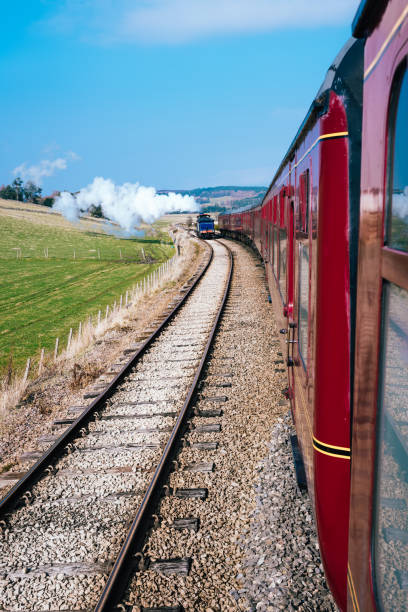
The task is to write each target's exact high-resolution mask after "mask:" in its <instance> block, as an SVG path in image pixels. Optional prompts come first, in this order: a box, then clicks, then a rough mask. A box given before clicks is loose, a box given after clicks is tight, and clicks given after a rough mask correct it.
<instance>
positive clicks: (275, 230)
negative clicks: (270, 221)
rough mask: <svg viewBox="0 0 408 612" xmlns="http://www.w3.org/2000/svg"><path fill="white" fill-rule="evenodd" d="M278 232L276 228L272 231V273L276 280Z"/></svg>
mask: <svg viewBox="0 0 408 612" xmlns="http://www.w3.org/2000/svg"><path fill="white" fill-rule="evenodd" d="M278 261H279V257H278V230H277V229H276V227H275V228H274V230H273V271H274V272H275V276H276V278H278V274H279V270H278Z"/></svg>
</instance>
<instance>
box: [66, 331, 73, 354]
mask: <svg viewBox="0 0 408 612" xmlns="http://www.w3.org/2000/svg"><path fill="white" fill-rule="evenodd" d="M71 340H72V327H70V329H69V334H68V342H67V351H68V350H69V347H70V346H71Z"/></svg>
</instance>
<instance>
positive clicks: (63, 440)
mask: <svg viewBox="0 0 408 612" xmlns="http://www.w3.org/2000/svg"><path fill="white" fill-rule="evenodd" d="M205 244H206V243H205ZM207 246H209V248H210V254H209V259H208V261H207V263H206V264H205V265H204V267H203V268H202V269H201V270H200V267H199V268H198V270H197V271H196V272H195V274H193V276H192V277H191V278H190V279H189V280H188V281H187V284H188V283H189V282H191V281H193V282H192V284H191V285H190V287H189V288H188V290H187V291H186V293H185V294H184V296H183V297H182V298H181V300H180V301H179V302H178V303H177V304H176V305H175V307H174V308H173V309H172V310H171V312H170V313H169V314H168V315H167V316H166V318H165V319H164V320H163V321H162V322H161V323H160V325H159V326H158V327H157V328H156V329H155V330H154V332H153V333H152V334H150V336H148V337H147V338H146V340H144V341H143V343H142V345H141V346H140V348H139V349H138V350H137V351H136V352H135V355H134V356H133V357H132V358H131V359H130V361H128V362H127V363H125V365H124V366H123V368H122V369H121V370H120V371H119V372H118V374H116V376H115V377H114V378H113V379H112V380H111V382H110V383H108V384H107V386H106V388H105V389H104V390H103V391H102V392H101V393H100V394H99V395H98V396H97V397H96V398H95V399H94V400H93V401H92V402H91V404H89V406H88V407H87V408H86V409H85V410H84V412H82V413H81V414H80V416H79V417H78V418H77V419H76V420H75V421H74V423H72V425H70V427H69V428H67V429H66V430H65V431H64V432H63V434H62V435H61V436H60V437H59V438H58V440H56V441H55V442H54V444H53V445H52V446H51V447H50V448H49V449H48V450H47V451H46V452H45V453H44V455H43V456H42V457H40V459H38V461H37V462H36V463H35V464H34V465H32V466H31V468H30V469H29V470H28V472H27V473H26V474H24V476H23V477H22V478H21V479H20V480H19V481H18V482H17V483H16V484H15V485H14V486H13V487H12V488H11V489H10V491H8V493H6V495H5V496H4V497H3V499H2V500H1V501H0V520H4V518H5V515H6V514H7V513H9V512H10V511H11V510H12V509H13V508H14V507H15V506H16V504H17V503H18V502H19V501H20V500H21V499H22V498H23V496H24V495H27V493H28V492H29V490H30V488H31V487H32V486H33V485H34V484H35V483H36V482H38V481H39V480H40V479H41V478H42V477H44V475H45V474H46V473H47V471H48V472H49V471H50V470H51V471H52V469H53V464H54V463H55V461H57V459H59V458H60V457H61V456H62V455H63V453H64V451H66V449H67V446H68V444H69V443H70V442H72V440H73V439H74V438H77V437H79V436H80V435H81V429H82V428H83V427H85V426H86V425H87V424H88V423H89V422H90V421H91V420H92V419H93V418H95V417H96V415H97V413H98V412H99V411H100V410H101V409H102V408H103V407H104V405H105V403H106V401H107V400H108V399H109V398H110V397H111V396H112V395H113V394H114V392H115V391H116V388H117V386H118V385H119V384H120V383H121V382H122V380H123V379H124V378H125V376H126V375H127V374H128V372H129V371H130V370H131V369H132V368H133V367H134V366H135V365H136V363H137V362H138V361H139V359H140V358H141V357H142V356H143V354H144V353H145V352H146V350H147V349H148V348H149V346H150V345H151V344H152V342H153V341H154V340H155V339H156V338H157V337H158V336H159V335H160V333H161V332H162V330H163V329H164V328H165V327H166V326H167V324H168V323H169V322H170V321H171V320H172V319H173V317H174V316H175V315H176V314H177V312H178V311H179V310H180V309H181V307H182V306H183V304H184V303H185V301H186V300H187V298H188V297H189V296H190V294H191V293H192V291H193V290H194V289H195V287H196V286H197V284H198V282H199V281H200V280H201V278H202V277H203V276H204V274H205V273H206V271H207V269H208V267H209V266H210V264H211V261H212V259H213V255H214V251H213V248H212V247H211V245H208V244H207Z"/></svg>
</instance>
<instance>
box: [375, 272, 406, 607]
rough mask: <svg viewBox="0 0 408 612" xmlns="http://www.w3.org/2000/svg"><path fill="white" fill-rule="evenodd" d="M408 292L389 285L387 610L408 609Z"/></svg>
mask: <svg viewBox="0 0 408 612" xmlns="http://www.w3.org/2000/svg"><path fill="white" fill-rule="evenodd" d="M407 312H408V291H406V290H404V289H401V288H400V287H397V285H394V284H392V283H385V285H384V308H383V339H382V340H383V342H382V346H383V355H382V371H381V382H380V384H381V389H380V393H379V396H380V401H379V417H378V424H377V427H378V447H377V483H376V504H375V518H374V568H375V575H376V586H377V593H378V597H379V598H380V600H381V602H382V607H383V609H384V610H389V611H391V610H392V611H395V610H408V588H407V587H408V322H407V317H406V313H407Z"/></svg>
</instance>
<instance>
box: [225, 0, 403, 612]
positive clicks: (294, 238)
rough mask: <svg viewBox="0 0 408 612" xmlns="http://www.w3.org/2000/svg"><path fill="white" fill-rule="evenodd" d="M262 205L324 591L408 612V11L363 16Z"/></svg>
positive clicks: (232, 218)
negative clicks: (323, 578)
mask: <svg viewBox="0 0 408 612" xmlns="http://www.w3.org/2000/svg"><path fill="white" fill-rule="evenodd" d="M352 33H353V38H352V39H351V40H350V41H348V42H347V43H346V45H345V46H344V48H343V49H342V50H341V52H340V53H339V55H338V56H337V58H336V59H335V61H334V63H333V64H332V65H331V67H330V68H329V70H328V72H327V75H326V78H325V80H324V82H323V84H322V86H321V88H320V89H319V91H318V93H317V95H316V97H315V99H314V100H313V102H312V105H311V106H310V109H309V111H308V113H307V115H306V117H305V119H304V121H303V123H302V125H301V126H300V128H299V130H298V132H297V134H296V136H295V138H294V140H293V142H292V143H291V145H290V147H289V149H288V151H287V153H286V155H285V157H284V158H283V160H282V162H281V164H280V166H279V168H278V170H277V172H276V174H275V176H274V178H273V180H272V183H271V185H270V187H269V189H268V191H267V193H266V195H265V197H264V199H263V202H262V203H261V205H259V206H257V207H255V208H251V209H247V210H242V211H239V212H234V213H232V214H224V215H220V217H219V228H220V230H221V232H222V234H223V235H224V236H227V237H231V238H234V239H240V240H243V241H245V242H247V243H250V244H251V245H253V246H254V248H256V249H257V250H258V251H259V253H260V255H261V257H262V258H263V260H264V263H265V268H266V273H267V279H268V284H269V288H270V293H271V296H272V302H273V304H274V309H275V312H276V316H277V318H278V323H279V326H280V328H281V333H282V337H281V338H282V342H283V343H284V346H285V351H286V359H287V370H288V388H287V396H288V397H289V398H290V401H291V408H292V415H293V419H294V423H295V426H296V430H297V437H298V441H299V446H300V451H301V455H302V457H303V461H304V465H305V470H306V477H307V486H308V490H309V493H310V496H311V498H312V501H313V506H314V511H315V518H316V525H317V530H318V535H319V542H320V548H321V555H322V560H323V564H324V568H325V572H326V577H327V580H328V584H329V586H330V588H331V590H332V592H333V594H334V597H335V599H336V602H337V604H338V606H339V607H340V609H341V610H354V611H364V612H366V611H371V610H390V611H391V610H392V611H396V610H408V155H407V147H408V3H407V1H406V0H389V1H386V0H364V1H363V2H361V4H360V7H359V9H358V11H357V14H356V16H355V19H354V21H353V25H352Z"/></svg>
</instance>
